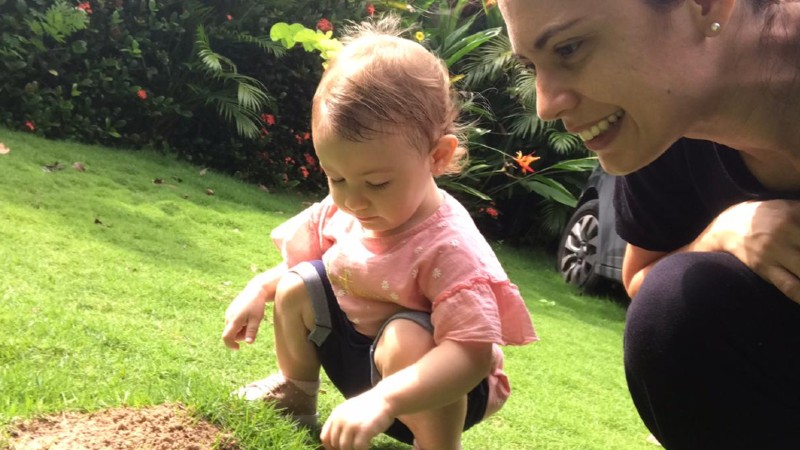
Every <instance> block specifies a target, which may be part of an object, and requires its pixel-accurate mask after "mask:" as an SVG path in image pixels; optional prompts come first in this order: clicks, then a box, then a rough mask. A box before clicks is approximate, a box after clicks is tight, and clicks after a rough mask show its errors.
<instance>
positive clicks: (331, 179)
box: [328, 177, 344, 184]
mask: <svg viewBox="0 0 800 450" xmlns="http://www.w3.org/2000/svg"><path fill="white" fill-rule="evenodd" d="M328 181H330V182H331V183H333V184H337V183H341V182H342V181H344V178H339V179H335V178H331V177H328Z"/></svg>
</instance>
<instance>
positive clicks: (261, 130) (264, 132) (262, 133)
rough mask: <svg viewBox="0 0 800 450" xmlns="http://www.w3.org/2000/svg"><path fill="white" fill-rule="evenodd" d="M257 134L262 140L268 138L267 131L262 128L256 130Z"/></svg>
mask: <svg viewBox="0 0 800 450" xmlns="http://www.w3.org/2000/svg"><path fill="white" fill-rule="evenodd" d="M258 133H259V134H260V135H261V139H264V138H265V137H267V136H269V131H267V129H266V128H264V127H261V129H260V130H258Z"/></svg>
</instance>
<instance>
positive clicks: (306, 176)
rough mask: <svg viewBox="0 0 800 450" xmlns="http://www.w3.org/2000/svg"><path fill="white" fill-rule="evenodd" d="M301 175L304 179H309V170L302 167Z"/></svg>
mask: <svg viewBox="0 0 800 450" xmlns="http://www.w3.org/2000/svg"><path fill="white" fill-rule="evenodd" d="M300 175H303V178H308V169H306V166H300Z"/></svg>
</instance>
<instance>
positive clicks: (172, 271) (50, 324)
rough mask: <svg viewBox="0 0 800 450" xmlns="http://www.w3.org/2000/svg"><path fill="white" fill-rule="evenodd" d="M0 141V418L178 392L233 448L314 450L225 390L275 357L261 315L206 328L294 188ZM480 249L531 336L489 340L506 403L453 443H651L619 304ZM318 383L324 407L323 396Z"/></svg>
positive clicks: (250, 270) (291, 205) (294, 200)
mask: <svg viewBox="0 0 800 450" xmlns="http://www.w3.org/2000/svg"><path fill="white" fill-rule="evenodd" d="M0 143H3V144H4V145H5V146H6V147H7V148H8V149H10V152H9V153H7V154H0V261H2V264H3V267H2V270H0V428H3V429H7V428H8V427H9V425H10V424H12V423H13V422H14V421H16V420H19V419H24V418H31V417H36V416H41V415H46V414H51V413H56V412H61V411H96V410H100V409H103V408H108V407H117V406H122V405H130V406H146V405H158V404H161V403H165V402H181V403H183V404H185V405H187V406H188V407H190V408H192V409H193V410H195V411H196V413H197V415H198V416H199V417H202V418H205V419H207V420H209V421H211V422H213V423H215V424H217V425H219V426H221V427H222V428H223V429H225V430H229V431H231V432H232V433H234V435H235V437H236V439H237V441H239V442H240V444H241V446H242V448H253V449H256V448H260V449H275V448H281V449H313V448H315V445H316V444H315V442H314V440H313V439H312V438H310V437H309V436H308V434H307V433H306V432H302V431H296V430H294V428H293V427H291V426H290V425H289V424H288V423H287V422H286V421H284V420H283V419H281V418H280V417H278V416H276V415H275V414H274V412H273V411H272V410H271V409H269V408H264V407H262V406H260V405H246V404H244V403H243V402H240V401H236V400H233V399H231V398H230V397H229V395H228V394H229V392H230V391H231V390H233V389H234V388H236V387H238V386H239V385H241V384H242V383H245V382H247V381H251V380H253V379H256V378H260V377H263V376H265V375H267V374H268V373H270V372H272V371H273V370H274V368H275V360H274V357H273V354H272V346H271V342H272V336H271V327H270V326H269V325H265V326H263V327H262V328H261V334H260V335H259V339H258V340H257V341H256V343H255V344H254V345H252V346H248V347H247V348H245V349H243V350H242V351H240V352H231V351H229V350H227V349H226V348H225V346H224V345H223V344H222V341H221V340H220V338H219V336H220V333H221V331H222V325H223V314H224V311H225V308H226V307H227V305H228V303H229V302H230V300H231V299H232V298H233V297H234V296H235V295H236V294H237V293H238V291H239V290H240V289H241V288H242V287H243V286H244V284H245V283H246V282H247V281H248V280H249V279H250V277H252V275H253V274H254V272H256V271H259V270H264V269H266V268H268V267H270V266H271V265H273V264H275V263H277V262H278V261H279V255H278V253H277V251H276V250H275V249H274V247H273V246H272V244H271V243H270V241H269V239H268V236H269V231H270V230H271V229H272V228H273V227H275V226H276V225H278V224H279V223H281V222H282V221H283V220H285V219H286V218H287V217H289V216H291V215H292V214H294V213H296V212H297V211H299V210H300V209H301V208H302V205H303V203H304V202H306V201H308V200H309V199H307V198H303V197H299V196H297V195H293V194H291V193H281V194H277V193H268V192H265V191H263V190H261V189H259V188H258V187H256V186H252V185H248V184H245V183H243V182H240V181H238V180H236V179H234V178H231V177H228V176H223V175H220V174H216V173H213V172H212V171H201V168H200V167H194V166H191V165H188V164H185V163H182V162H177V161H175V159H174V158H172V157H169V156H165V155H161V154H157V153H152V152H143V151H141V152H130V151H120V150H110V149H105V148H102V147H96V146H86V145H80V144H74V143H65V142H53V141H46V140H43V139H41V138H37V137H35V136H32V135H30V134H28V133H20V132H14V131H8V130H5V129H0ZM56 163H57V165H56ZM74 163H80V164H81V165H82V166H78V167H79V168H81V167H82V168H83V169H84V170H79V169H78V168H75V167H74V166H73V164H74ZM495 248H496V251H497V253H498V255H499V256H500V259H501V261H502V262H503V264H504V265H505V267H506V269H507V270H508V272H509V275H510V277H511V279H512V280H513V281H514V282H515V283H516V284H517V285H518V286H519V287H520V290H521V292H522V294H523V296H524V298H525V299H526V302H527V304H528V307H529V309H530V312H531V314H532V316H533V320H534V323H535V325H536V329H537V331H538V333H539V335H540V337H541V341H540V342H538V343H536V344H533V345H529V346H525V347H510V348H506V356H507V361H506V370H507V372H508V373H509V375H510V377H511V381H512V386H513V394H512V396H511V399H510V400H509V402H508V403H507V405H506V407H505V408H504V409H503V410H502V411H501V412H500V413H499V414H497V415H496V416H494V417H492V418H490V419H489V420H488V421H486V422H485V423H483V424H481V425H479V426H477V427H476V428H474V429H472V430H470V431H469V432H467V433H466V434H465V435H464V448H465V449H468V450H470V449H503V450H512V449H578V448H580V449H609V448H613V449H640V448H641V449H653V448H657V447H654V446H653V445H652V444H649V443H647V442H646V437H647V434H648V433H647V431H646V430H645V428H644V426H643V425H642V424H641V422H640V421H639V419H638V417H637V415H636V413H635V410H634V408H633V405H632V403H631V401H630V399H629V397H628V394H627V390H626V387H625V378H624V373H623V369H622V362H621V361H622V353H621V347H622V345H621V344H622V337H621V336H622V330H623V324H624V318H625V310H624V306H623V305H622V304H621V303H620V302H619V301H611V300H608V299H602V298H596V297H591V296H583V295H580V294H579V293H577V292H576V291H575V290H573V289H571V288H570V287H568V286H566V285H564V283H563V282H562V281H561V279H560V277H559V276H558V274H557V273H556V272H555V271H554V269H553V264H552V257H551V256H549V255H546V254H544V253H540V252H537V251H533V250H520V249H514V248H510V247H506V246H503V245H502V244H501V243H497V244H496V245H495ZM323 389H324V390H325V391H326V392H327V394H325V395H323V400H322V403H321V415H322V416H323V417H324V416H326V415H327V413H329V412H330V410H331V408H332V407H333V406H334V405H335V402H337V401H340V397H338V395H336V394H335V393H334V391H333V389H332V387H331V386H330V385H329V384H327V383H326V385H324V386H323ZM0 447H2V438H0ZM374 447H375V448H376V449H387V450H388V449H405V448H406V447H405V446H402V445H399V444H396V443H394V441H392V440H391V439H388V438H381V439H379V440H377V441H376V443H375V446H374Z"/></svg>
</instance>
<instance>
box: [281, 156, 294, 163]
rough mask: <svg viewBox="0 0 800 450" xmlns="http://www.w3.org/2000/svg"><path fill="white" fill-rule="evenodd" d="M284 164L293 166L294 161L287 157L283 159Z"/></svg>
mask: <svg viewBox="0 0 800 450" xmlns="http://www.w3.org/2000/svg"><path fill="white" fill-rule="evenodd" d="M283 161H284V162H285V163H286V164H294V159H293V158H292V157H291V156H287V157H286V158H284V159H283Z"/></svg>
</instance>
